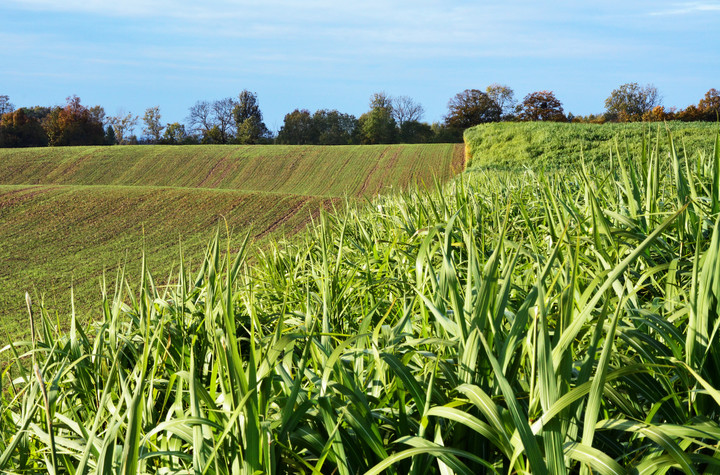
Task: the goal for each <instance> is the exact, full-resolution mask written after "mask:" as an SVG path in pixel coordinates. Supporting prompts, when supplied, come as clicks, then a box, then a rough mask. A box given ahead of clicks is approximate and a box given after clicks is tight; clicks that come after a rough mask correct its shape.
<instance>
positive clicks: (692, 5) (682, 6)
mask: <svg viewBox="0 0 720 475" xmlns="http://www.w3.org/2000/svg"><path fill="white" fill-rule="evenodd" d="M707 12H720V2H717V1H708V2H683V3H674V4H672V6H670V7H668V8H667V9H664V10H657V11H654V12H652V13H651V15H653V16H666V15H689V14H692V13H707Z"/></svg>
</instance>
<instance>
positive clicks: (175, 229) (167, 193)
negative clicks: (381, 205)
mask: <svg viewBox="0 0 720 475" xmlns="http://www.w3.org/2000/svg"><path fill="white" fill-rule="evenodd" d="M462 166H463V150H462V146H458V145H454V144H451V145H443V144H440V145H424V146H417V145H391V146H352V147H317V146H316V147H312V146H295V147H286V146H282V147H275V146H262V147H260V146H258V147H252V146H188V147H172V146H135V147H133V146H127V147H124V146H123V147H72V148H36V149H13V150H9V149H2V150H0V262H2V263H3V265H2V266H0V321H2V322H3V323H4V324H5V326H4V328H5V330H6V331H7V332H9V334H10V335H19V334H24V333H26V332H27V323H26V321H27V320H26V310H25V304H24V293H25V292H26V291H30V293H31V294H32V295H34V296H36V299H38V298H39V297H40V296H43V295H44V298H45V301H46V304H47V306H48V307H49V308H51V309H55V310H57V311H58V312H59V313H58V315H57V318H58V319H59V320H60V321H65V320H66V318H67V317H66V316H67V314H68V313H69V310H70V293H69V289H70V286H71V285H73V286H74V291H75V300H76V309H77V311H78V313H79V315H80V316H81V317H82V318H83V319H85V318H87V319H92V318H93V317H92V316H91V315H90V312H91V311H96V309H97V299H98V297H99V295H100V292H101V282H102V278H103V272H104V271H105V274H106V281H107V284H108V286H109V287H110V288H112V286H113V282H114V277H115V273H116V269H117V267H118V266H119V265H126V267H127V270H128V271H129V272H132V271H134V270H137V269H138V266H139V262H140V256H141V254H142V249H143V248H144V249H145V250H146V251H147V256H148V259H149V262H150V264H152V268H153V269H154V272H155V274H156V278H158V279H159V280H160V281H164V280H165V279H166V276H167V273H169V272H170V271H171V269H172V268H173V266H176V265H177V264H178V256H179V251H180V243H182V248H183V251H184V252H183V254H184V255H185V257H186V258H187V259H189V260H191V261H192V260H196V259H199V258H201V257H202V253H203V250H204V247H205V245H206V243H207V241H208V240H209V239H210V237H212V235H213V234H214V233H215V231H216V230H217V229H218V226H220V227H221V228H223V232H224V227H225V225H224V220H227V225H228V227H229V229H230V230H231V232H232V234H233V243H235V244H234V245H237V243H238V242H239V241H240V239H241V238H242V237H243V236H244V235H245V233H250V236H251V238H252V239H253V240H255V241H258V240H260V241H263V240H266V239H267V238H270V237H278V236H280V235H282V234H292V233H294V232H296V231H297V230H299V229H301V228H303V227H304V225H305V224H306V223H307V222H308V220H309V219H310V218H311V216H313V215H315V216H317V214H318V212H319V210H320V209H321V208H330V207H333V206H337V205H338V204H339V203H340V202H342V201H343V200H345V199H349V200H351V201H353V200H355V199H358V198H366V197H368V198H369V197H372V196H373V195H375V194H377V193H379V192H381V191H386V190H391V189H401V188H405V187H407V186H408V185H409V184H411V183H415V182H419V181H420V182H422V181H424V182H427V183H431V182H432V181H433V179H434V177H436V178H437V179H438V180H440V181H445V180H447V179H448V178H450V177H451V176H453V174H454V171H457V170H460V169H461V168H462ZM93 305H95V306H93ZM94 309H95V310H94Z"/></svg>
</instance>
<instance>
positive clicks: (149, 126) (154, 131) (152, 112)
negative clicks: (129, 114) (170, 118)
mask: <svg viewBox="0 0 720 475" xmlns="http://www.w3.org/2000/svg"><path fill="white" fill-rule="evenodd" d="M160 118H161V116H160V106H155V107H148V108H147V109H146V110H145V115H144V116H143V119H142V120H143V122H145V128H144V129H143V134H145V135H147V136H148V137H150V138H151V140H152V141H153V143H158V142H159V141H160V136H161V134H162V130H163V129H164V128H165V126H164V125H162V124H160Z"/></svg>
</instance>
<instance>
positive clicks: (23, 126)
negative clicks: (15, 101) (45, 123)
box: [0, 109, 48, 147]
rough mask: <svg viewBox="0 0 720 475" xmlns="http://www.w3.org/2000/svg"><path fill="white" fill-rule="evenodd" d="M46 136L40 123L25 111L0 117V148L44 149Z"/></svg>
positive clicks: (7, 113)
mask: <svg viewBox="0 0 720 475" xmlns="http://www.w3.org/2000/svg"><path fill="white" fill-rule="evenodd" d="M47 144H48V139H47V134H45V131H44V130H43V128H42V126H41V125H40V122H39V121H38V120H37V119H35V118H34V117H32V116H29V115H27V114H26V112H25V109H18V110H16V111H12V112H6V113H5V114H2V115H1V116H0V147H44V146H46V145H47Z"/></svg>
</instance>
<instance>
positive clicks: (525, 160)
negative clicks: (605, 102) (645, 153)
mask: <svg viewBox="0 0 720 475" xmlns="http://www.w3.org/2000/svg"><path fill="white" fill-rule="evenodd" d="M665 127H666V126H665V125H663V124H644V123H637V122H636V123H626V124H620V123H615V124H603V125H599V124H577V123H574V124H568V123H547V122H525V123H494V124H484V125H480V126H477V127H473V128H471V129H468V130H467V131H466V132H465V142H466V147H467V155H468V161H469V162H470V164H471V165H472V166H483V167H485V166H490V167H493V168H511V169H512V168H525V167H530V168H535V169H539V168H546V169H557V168H564V167H567V166H569V165H577V164H578V163H580V161H581V160H582V159H583V158H584V160H585V162H587V163H593V164H597V165H603V166H606V165H609V164H611V163H617V153H618V152H619V153H628V152H629V153H631V154H632V155H636V154H638V153H640V150H641V148H642V144H643V140H644V138H645V137H646V136H648V134H649V135H650V136H652V137H655V136H657V135H658V134H660V135H662V134H664V133H665V132H664V130H665ZM667 127H668V129H669V130H670V131H672V133H673V136H674V137H675V144H676V147H677V148H678V149H679V150H681V151H684V152H687V154H688V156H690V157H694V156H695V154H697V153H698V152H700V151H705V150H708V149H711V148H712V145H713V134H714V133H715V132H716V131H717V130H718V125H717V124H713V123H698V122H695V123H683V122H669V123H668V124H667ZM658 147H659V149H658V153H660V154H662V155H663V156H667V154H668V153H669V152H670V150H669V148H668V146H667V144H666V143H665V142H662V141H661V142H659V145H658ZM613 154H614V157H615V158H614V161H613V158H612V155H613Z"/></svg>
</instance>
